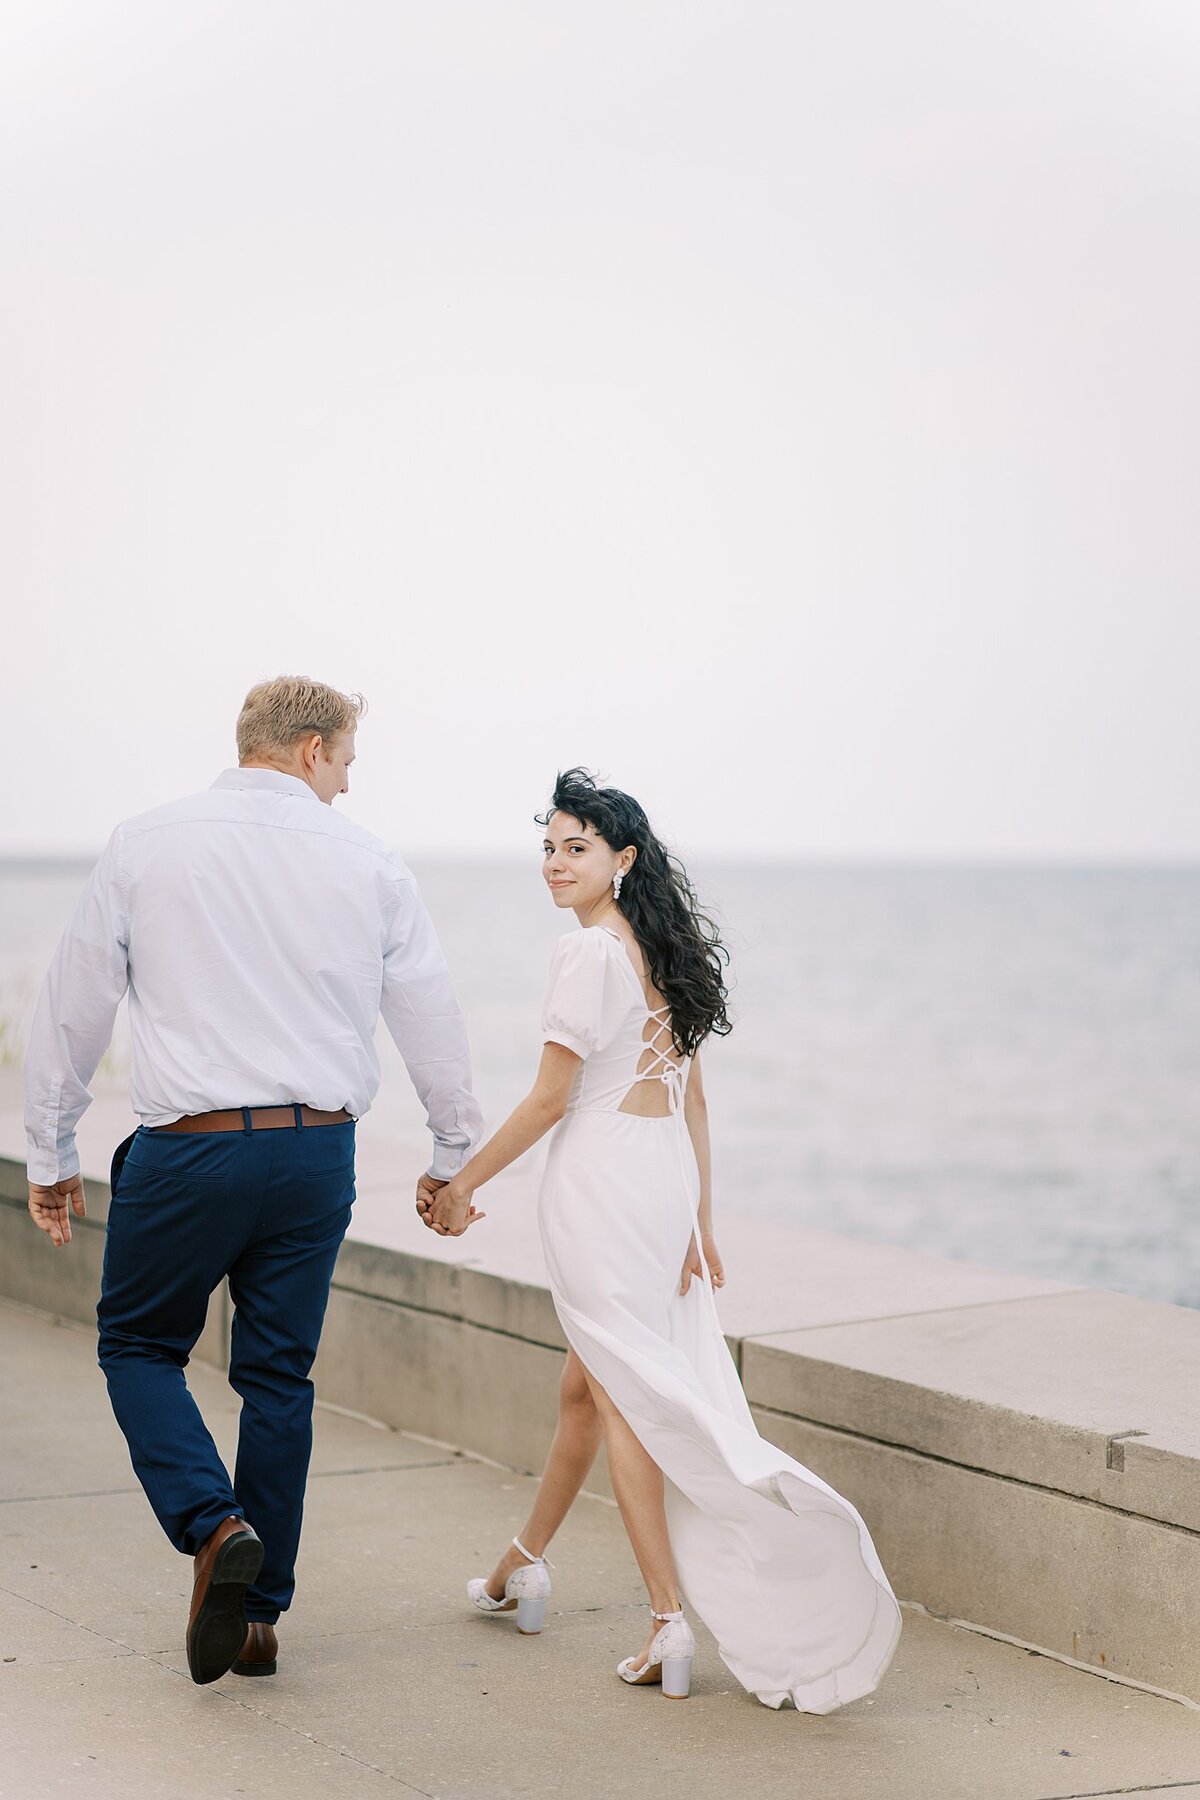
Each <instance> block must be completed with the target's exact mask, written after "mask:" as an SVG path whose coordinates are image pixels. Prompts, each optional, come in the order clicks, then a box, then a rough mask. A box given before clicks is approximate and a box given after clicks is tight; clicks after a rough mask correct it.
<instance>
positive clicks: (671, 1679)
mask: <svg viewBox="0 0 1200 1800" xmlns="http://www.w3.org/2000/svg"><path fill="white" fill-rule="evenodd" d="M651 1616H652V1617H653V1618H655V1619H661V1620H662V1630H661V1631H659V1632H657V1633H656V1634H655V1638H654V1642H653V1643H652V1644H651V1646H650V1654H649V1656H648V1657H647V1658H646V1660H645V1662H644V1663H643V1664H642V1666H641V1667H640V1668H639V1667H638V1666H637V1660H636V1658H635V1657H632V1656H627V1657H626V1658H625V1659H624V1661H623V1662H619V1663H618V1664H617V1674H618V1675H619V1676H620V1677H621V1680H622V1681H627V1682H628V1683H629V1685H630V1686H631V1687H649V1686H650V1684H651V1682H660V1681H661V1683H662V1691H663V1693H664V1694H665V1695H666V1697H667V1699H668V1700H686V1699H687V1697H688V1689H689V1688H690V1687H691V1685H692V1658H693V1656H695V1654H696V1640H695V1638H694V1637H693V1636H692V1628H691V1626H690V1625H689V1624H688V1622H687V1620H686V1619H685V1618H684V1616H683V1614H682V1613H681V1612H672V1613H660V1612H656V1613H652V1615H651Z"/></svg>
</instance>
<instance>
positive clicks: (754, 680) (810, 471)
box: [0, 0, 1200, 858]
mask: <svg viewBox="0 0 1200 1800" xmlns="http://www.w3.org/2000/svg"><path fill="white" fill-rule="evenodd" d="M0 159H2V171H0V172H2V179H3V194H2V207H3V217H2V221H0V223H2V227H3V239H4V244H5V259H4V261H5V267H4V276H3V281H2V282H0V357H2V359H3V368H2V370H0V375H2V382H3V402H2V405H0V546H2V549H0V555H2V557H3V582H4V589H5V599H6V602H10V603H11V604H10V605H9V606H8V608H7V609H6V617H7V618H8V621H9V622H8V624H7V626H6V628H5V656H4V671H5V681H4V705H3V713H4V718H5V724H6V736H7V742H8V757H9V778H8V780H7V781H6V782H5V784H4V788H5V791H4V798H3V802H2V817H3V825H2V829H0V851H4V850H14V851H15V850H29V849H35V848H36V849H55V848H62V849H90V848H94V847H96V846H98V845H99V844H100V843H102V842H103V840H104V837H105V836H106V835H107V832H108V830H109V828H110V826H111V824H112V822H113V821H114V820H115V819H116V818H118V817H121V816H127V815H128V814H130V813H134V812H138V811H141V810H142V809H144V808H146V807H148V806H151V805H154V804H156V803H157V802H159V801H160V800H164V799H167V798H169V797H171V796H172V795H174V794H176V793H179V792H182V791H187V790H189V789H193V788H196V787H200V786H204V785H207V783H208V782H209V781H211V780H212V778H213V777H214V776H215V774H216V773H217V772H218V771H219V770H220V769H221V768H222V767H224V766H227V765H228V764H230V763H231V762H233V761H234V760H235V755H234V750H233V737H232V727H233V720H234V717H235V715H236V712H237V709H238V706H239V704H240V701H241V698H242V696H243V694H244V693H245V690H246V688H247V687H248V686H249V685H250V683H251V682H252V681H255V680H258V679H260V678H261V677H263V676H266V675H272V674H276V673H281V672H296V673H305V674H311V675H314V676H317V677H321V678H324V679H326V680H329V681H332V682H334V683H335V684H337V685H339V686H342V687H346V688H361V689H362V690H364V691H365V693H366V694H367V696H368V699H369V702H370V712H369V714H368V717H367V719H366V720H365V722H364V724H363V726H362V729H361V730H360V733H359V745H358V748H359V762H358V764H357V765H356V769H355V780H354V783H353V791H352V793H351V796H350V799H349V801H346V802H342V803H341V804H343V805H345V806H348V808H349V811H350V812H351V813H352V815H353V816H356V817H358V818H359V819H360V820H361V821H362V822H363V823H364V824H367V825H370V826H371V827H372V828H373V829H376V830H378V831H381V832H383V833H384V834H386V835H388V836H390V837H392V838H394V839H395V840H396V841H398V842H399V843H400V844H401V845H402V846H404V847H406V848H407V849H409V850H410V851H413V852H415V851H428V850H435V849H440V850H450V851H462V852H478V851H483V850H508V851H522V850H527V849H529V848H530V847H531V835H532V834H531V827H530V823H529V821H530V815H531V813H532V812H533V811H534V810H535V808H536V807H537V806H538V805H539V804H540V803H542V801H543V800H544V797H545V794H546V791H547V787H548V784H549V782H550V781H551V779H552V777H553V774H554V771H555V769H556V768H558V767H561V766H564V765H566V764H568V763H572V762H580V761H581V762H585V763H587V764H589V765H591V766H593V767H597V768H599V769H600V770H601V771H602V772H603V773H604V774H606V775H607V776H608V777H610V778H611V779H613V780H615V781H616V782H618V783H619V784H620V785H622V786H625V787H628V788H629V789H631V790H632V791H633V792H635V793H636V794H637V795H638V796H639V798H641V799H642V800H643V802H644V803H645V805H646V806H647V808H648V810H649V811H650V813H651V816H652V817H654V818H656V819H657V820H658V821H659V822H660V824H661V827H662V829H663V830H664V831H665V832H667V833H668V834H669V835H670V836H672V838H674V839H675V840H676V841H677V842H678V843H679V844H680V845H681V846H682V847H685V848H686V847H689V846H690V847H694V848H696V849H704V850H705V851H725V852H728V853H730V854H746V853H762V854H770V855H803V856H841V855H881V856H909V855H912V856H959V855H962V856H978V855H983V856H993V855H995V856H1007V855H1018V856H1055V857H1073V856H1082V857H1090V856H1132V857H1169V858H1195V857H1197V856H1200V805H1198V804H1197V785H1198V782H1197V771H1198V768H1200V723H1198V721H1200V696H1198V694H1197V688H1198V677H1200V580H1198V577H1200V535H1198V527H1197V487H1198V483H1197V476H1198V474H1200V444H1198V439H1200V330H1198V324H1197V321H1198V320H1200V12H1198V10H1197V8H1196V6H1195V4H1194V0H1177V3H1174V0H1127V3H1126V4H1121V5H1114V4H1109V3H1107V0H1033V3H1031V0H1004V3H1003V4H994V5H993V4H986V3H985V4H977V3H972V0H947V3H946V4H932V3H930V0H904V3H897V0H878V3H871V4H865V3H859V4H854V3H850V4H845V3H841V0H839V4H837V5H830V4H828V3H827V0H821V3H820V4H812V3H803V0H793V3H791V4H759V3H757V0H731V3H729V4H724V3H722V4H707V3H705V0H669V3H668V0H659V3H655V0H637V4H627V3H625V0H606V4H604V5H603V6H583V5H570V4H563V0H545V3H544V4H531V3H528V0H524V3H519V4H501V3H496V4H488V5H484V4H462V3H453V0H452V3H448V4H444V5H432V4H430V3H429V0H422V3H421V4H416V3H415V0H336V4H335V3H334V0H322V3H320V4H312V3H309V4H303V3H298V0H243V3H241V4H218V3H217V0H193V3H190V4H189V3H186V0H179V3H175V4H170V5H163V4H162V0H141V3H139V0H119V3H114V0H73V3H71V4H63V3H62V0H57V3H56V0H37V3H36V4H32V3H31V4H27V5H26V4H4V5H3V6H0ZM14 651H15V654H14Z"/></svg>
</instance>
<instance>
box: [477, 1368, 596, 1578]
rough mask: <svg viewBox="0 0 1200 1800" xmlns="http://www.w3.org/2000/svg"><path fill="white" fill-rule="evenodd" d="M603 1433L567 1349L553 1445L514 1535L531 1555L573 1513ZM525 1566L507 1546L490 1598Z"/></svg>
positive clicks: (542, 1548) (494, 1575) (540, 1551)
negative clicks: (528, 1508) (527, 1511)
mask: <svg viewBox="0 0 1200 1800" xmlns="http://www.w3.org/2000/svg"><path fill="white" fill-rule="evenodd" d="M603 1433H604V1427H603V1425H602V1424H601V1422H600V1415H599V1413H598V1412H597V1411H596V1407H595V1403H594V1401H593V1399H592V1394H591V1389H590V1388H589V1386H588V1381H587V1376H586V1375H585V1374H584V1369H583V1364H582V1363H581V1362H580V1360H579V1358H578V1357H577V1356H576V1354H575V1352H574V1351H573V1350H568V1352H567V1363H566V1367H565V1368H564V1370H563V1372H562V1379H561V1381H560V1382H559V1384H558V1427H557V1429H556V1431H555V1433H554V1442H553V1443H552V1444H551V1446H550V1454H549V1456H548V1457H547V1458H546V1467H545V1468H544V1469H543V1471H542V1479H541V1481H540V1482H539V1483H538V1491H537V1494H536V1496H535V1497H534V1502H533V1511H532V1512H531V1513H530V1515H529V1518H528V1519H527V1520H526V1522H525V1524H524V1525H523V1526H522V1527H521V1529H520V1531H519V1532H518V1533H517V1536H518V1537H519V1538H520V1540H521V1542H522V1543H523V1544H524V1546H525V1548H526V1549H527V1550H531V1551H532V1552H533V1554H534V1555H535V1556H541V1555H542V1554H543V1553H544V1551H545V1549H546V1546H547V1544H548V1543H549V1542H550V1540H551V1538H552V1537H553V1536H554V1534H555V1532H556V1531H557V1530H558V1528H559V1526H560V1525H561V1524H562V1522H563V1520H564V1519H565V1518H566V1516H567V1514H568V1512H569V1511H570V1510H571V1506H572V1503H573V1502H574V1499H575V1496H576V1495H577V1494H578V1492H579V1490H580V1488H581V1487H582V1486H583V1484H584V1481H585V1480H586V1478H587V1474H588V1471H589V1469H590V1468H591V1466H592V1464H593V1463H594V1462H595V1460H596V1454H597V1452H598V1451H599V1449H600V1440H601V1437H602V1436H603ZM525 1566H527V1565H526V1562H525V1558H524V1557H523V1556H522V1555H521V1553H520V1551H519V1550H514V1549H513V1547H512V1546H511V1544H510V1545H509V1547H508V1549H507V1550H506V1551H505V1552H504V1555H503V1556H502V1557H501V1558H500V1561H499V1562H498V1563H497V1564H496V1567H495V1568H494V1569H493V1571H492V1573H491V1576H490V1577H489V1579H488V1584H487V1591H488V1593H489V1594H490V1595H491V1596H492V1599H493V1600H499V1599H502V1598H503V1595H504V1584H505V1582H506V1581H507V1580H508V1578H509V1576H510V1575H511V1574H512V1572H513V1570H514V1569H519V1568H523V1567H525Z"/></svg>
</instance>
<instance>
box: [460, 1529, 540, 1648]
mask: <svg viewBox="0 0 1200 1800" xmlns="http://www.w3.org/2000/svg"><path fill="white" fill-rule="evenodd" d="M513 1546H514V1548H515V1549H517V1550H519V1551H520V1552H521V1555H522V1556H525V1557H528V1559H529V1567H528V1568H525V1569H514V1570H513V1572H512V1574H511V1575H510V1576H509V1578H508V1580H507V1581H506V1582H505V1584H504V1598H503V1599H502V1600H493V1599H492V1596H491V1595H490V1594H489V1593H488V1591H487V1577H486V1576H484V1575H476V1576H474V1577H473V1578H472V1579H471V1580H470V1581H468V1583H467V1598H468V1599H469V1600H470V1602H471V1605H472V1606H477V1607H478V1608H479V1610H480V1612H485V1613H510V1612H515V1613H516V1615H517V1630H518V1631H519V1632H521V1634H522V1635H523V1636H524V1637H536V1636H537V1634H538V1632H539V1631H540V1630H541V1629H542V1621H543V1620H544V1619H545V1617H546V1602H547V1600H548V1599H549V1598H550V1576H549V1574H548V1573H547V1570H548V1568H549V1567H550V1566H551V1565H549V1564H548V1563H547V1561H546V1558H545V1557H544V1556H535V1555H534V1554H533V1552H532V1550H527V1549H526V1548H525V1546H524V1544H523V1543H522V1542H521V1540H520V1539H519V1538H514V1539H513Z"/></svg>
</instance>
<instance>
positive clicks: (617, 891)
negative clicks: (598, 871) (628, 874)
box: [613, 869, 625, 900]
mask: <svg viewBox="0 0 1200 1800" xmlns="http://www.w3.org/2000/svg"><path fill="white" fill-rule="evenodd" d="M624 879H625V871H624V869H618V870H617V872H616V874H615V875H614V876H613V899H614V900H619V899H620V898H621V883H622V882H623V881H624Z"/></svg>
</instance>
